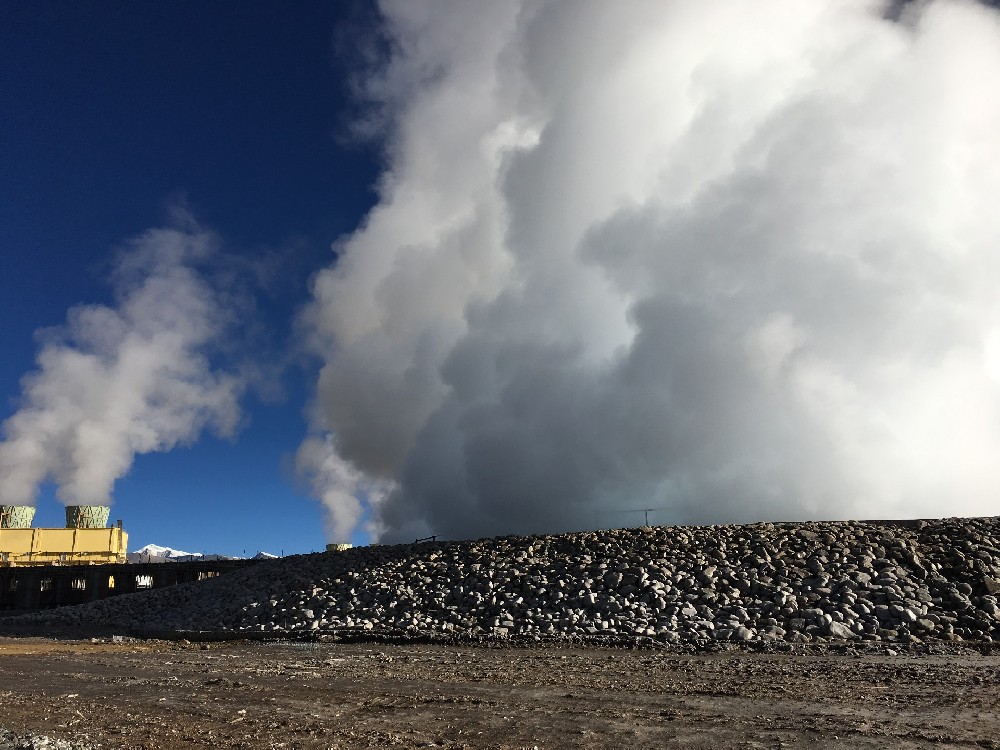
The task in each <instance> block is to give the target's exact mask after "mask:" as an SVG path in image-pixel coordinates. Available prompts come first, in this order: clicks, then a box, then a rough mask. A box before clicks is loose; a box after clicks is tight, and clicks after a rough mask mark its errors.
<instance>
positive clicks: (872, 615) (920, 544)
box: [4, 518, 1000, 645]
mask: <svg viewBox="0 0 1000 750" xmlns="http://www.w3.org/2000/svg"><path fill="white" fill-rule="evenodd" d="M998 593H1000V521H998V519H997V518H976V519H946V520H940V521H918V522H888V521H886V522H811V523H794V524H793V523H779V524H770V523H762V524H751V525H741V526H737V525H727V526H702V527H651V528H648V527H647V528H636V529H617V530H609V531H599V532H587V533H578V534H562V535H553V536H534V537H504V538H498V539H481V540H476V541H465V542H433V543H424V544H414V545H395V546H375V547H361V548H355V549H351V550H347V551H344V552H329V553H321V554H314V555H301V556H296V557H289V558H282V559H279V560H273V561H266V562H262V563H259V564H258V565H256V566H254V567H253V568H250V569H247V570H244V571H238V572H235V573H231V574H229V575H227V576H226V577H224V578H219V579H213V580H208V581H201V582H198V583H191V584H182V585H178V586H175V587H171V588H169V589H162V590H158V591H150V592H144V593H138V594H129V595H125V596H121V597H116V598H114V599H108V600H103V601H99V602H94V603H90V604H85V605H81V606H78V607H67V608H63V609H59V610H53V611H49V612H44V613H36V614H32V615H26V616H22V617H18V618H12V619H8V620H6V621H5V623H4V629H6V630H10V629H12V628H13V629H16V628H18V627H90V628H105V629H108V630H117V631H119V632H123V633H125V632H141V631H146V632H159V633H162V632H164V631H214V632H219V631H221V632H227V633H233V634H237V635H238V634H241V633H242V634H247V635H250V634H254V635H272V636H275V637H283V636H307V635H310V634H313V635H318V634H320V633H336V632H338V631H339V632H345V633H352V634H354V635H355V636H357V634H361V635H362V636H363V634H364V633H370V634H371V635H372V636H377V635H379V634H384V635H390V634H396V633H402V634H410V635H413V636H417V635H419V634H426V635H427V636H430V637H444V638H446V639H449V638H451V637H469V638H474V639H475V638H505V637H513V638H515V639H517V640H521V639H525V638H528V639H532V640H533V639H535V638H536V637H537V638H538V639H540V640H546V639H560V640H565V639H578V638H579V639H590V638H592V639H595V640H604V641H616V642H621V641H623V640H628V639H641V640H643V641H646V640H652V641H655V642H659V643H667V644H678V645H680V644H695V645H697V644H705V643H710V642H743V643H778V642H790V643H808V642H830V641H834V642H845V641H855V642H861V641H874V642H889V643H920V642H922V641H926V640H932V641H975V642H987V643H988V642H992V640H993V639H994V638H998V639H1000V604H998V600H997V594H998Z"/></svg>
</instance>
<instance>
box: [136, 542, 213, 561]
mask: <svg viewBox="0 0 1000 750" xmlns="http://www.w3.org/2000/svg"><path fill="white" fill-rule="evenodd" d="M133 555H135V556H136V557H141V558H143V560H145V559H146V558H154V557H159V558H163V559H167V560H176V559H177V558H180V557H183V558H186V559H189V560H193V559H195V558H198V557H202V556H203V555H202V554H201V553H200V552H184V551H182V550H179V549H172V548H171V547H161V546H160V545H158V544H147V545H146V546H145V547H140V548H139V549H137V550H135V551H134V552H129V555H128V557H129V561H130V562H131V561H132V556H133Z"/></svg>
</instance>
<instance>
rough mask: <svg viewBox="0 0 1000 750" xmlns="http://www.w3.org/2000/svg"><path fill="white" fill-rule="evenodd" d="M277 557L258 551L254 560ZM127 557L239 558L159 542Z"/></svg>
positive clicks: (150, 559) (176, 559) (131, 559)
mask: <svg viewBox="0 0 1000 750" xmlns="http://www.w3.org/2000/svg"><path fill="white" fill-rule="evenodd" d="M275 557H277V555H272V554H271V553H269V552H258V553H257V554H256V555H254V556H253V558H252V559H254V560H270V559H272V558H275ZM127 559H128V561H129V562H131V563H139V562H154V563H158V562H163V563H166V562H190V561H192V560H239V559H240V558H239V557H230V556H229V555H206V554H202V553H201V552H184V551H183V550H179V549H174V548H172V547H161V546H160V545H159V544H147V545H146V546H145V547H140V548H139V549H137V550H135V551H134V552H129V553H128V555H127Z"/></svg>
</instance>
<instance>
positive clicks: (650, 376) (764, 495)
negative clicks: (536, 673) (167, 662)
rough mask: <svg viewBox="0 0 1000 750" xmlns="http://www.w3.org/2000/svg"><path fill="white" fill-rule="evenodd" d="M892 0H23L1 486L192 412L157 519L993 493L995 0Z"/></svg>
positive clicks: (630, 518) (226, 520) (412, 528)
mask: <svg viewBox="0 0 1000 750" xmlns="http://www.w3.org/2000/svg"><path fill="white" fill-rule="evenodd" d="M895 5H896V6H898V7H896V8H895V10H896V11H899V12H890V13H888V14H887V13H885V10H886V7H885V6H879V5H878V4H874V5H873V4H855V3H839V2H836V1H835V0H831V2H809V3H802V2H799V1H798V0H768V2H761V3H755V4H753V6H752V7H751V6H744V5H740V4H735V3H731V2H729V1H728V0H703V2H698V3H693V4H685V3H645V2H635V3H622V4H609V3H590V4H587V3H558V2H555V3H534V2H532V0H520V1H519V0H509V1H505V2H501V3H495V2H494V3H491V2H482V3H472V2H455V3H440V2H436V1H435V0H426V2H420V0H405V1H404V2H388V3H385V4H384V6H383V7H382V8H381V11H380V13H381V15H379V16H378V17H376V14H375V12H374V11H373V9H372V5H371V4H370V3H363V2H348V3H340V2H335V3H319V2H314V3H309V2H296V3H272V2H268V3H264V2H245V1H243V0H239V1H237V0H226V1H220V2H212V3H195V2H172V3H154V2H129V3H124V2H120V3H113V2H106V3H90V4H87V3H75V4H74V3H69V2H34V3H20V4H15V3H7V4H4V5H2V6H0V50H3V53H2V54H0V112H2V113H3V115H2V118H0V315H2V316H3V323H4V325H2V326H0V394H2V398H3V406H2V409H3V411H2V412H0V418H7V419H8V421H7V425H8V436H9V435H10V434H13V432H14V430H13V429H12V428H11V427H10V425H15V426H16V427H17V430H16V431H17V435H18V436H19V437H18V439H16V440H15V439H11V438H9V437H8V439H7V441H6V442H5V443H4V446H7V448H4V449H0V470H2V471H3V472H4V476H5V477H6V479H5V480H4V483H3V485H0V496H2V497H5V498H14V497H21V496H23V495H24V494H25V492H26V490H25V487H28V486H33V485H34V483H35V481H36V479H37V477H38V476H39V475H41V474H44V472H46V471H47V472H49V473H50V474H55V475H57V476H59V478H60V488H59V492H60V493H61V494H62V496H63V497H69V498H82V499H86V498H90V497H98V496H104V494H105V493H106V491H107V487H108V485H109V484H110V479H111V478H112V477H114V476H117V475H118V472H120V470H123V467H124V466H125V465H126V464H127V461H126V460H124V459H126V458H127V456H123V454H122V448H123V447H124V448H126V449H128V450H131V449H132V448H135V449H136V450H152V449H162V448H166V447H169V446H170V445H172V444H173V443H174V442H175V441H177V440H181V441H183V440H185V439H187V438H190V437H191V435H192V434H200V438H199V439H198V440H196V441H194V442H193V443H192V444H191V445H187V446H183V447H179V448H176V449H174V450H170V451H169V452H166V453H163V452H158V453H157V452H152V453H145V454H142V455H139V456H137V457H136V460H135V462H134V465H133V466H132V467H131V470H130V471H129V472H128V473H127V474H126V475H125V476H124V477H123V478H122V479H120V480H119V481H118V482H117V484H116V485H115V487H114V496H115V500H116V502H115V510H114V516H113V517H115V518H121V519H122V520H123V521H124V523H125V526H126V527H127V528H128V530H129V531H130V532H131V535H132V536H131V540H132V547H133V548H136V547H138V546H141V545H144V544H146V543H148V542H155V543H158V544H166V545H170V546H173V547H176V548H181V549H185V550H189V551H212V552H221V553H230V554H232V553H235V554H242V552H243V551H244V550H245V551H246V552H247V554H252V553H253V552H255V551H256V550H258V549H262V550H268V551H270V552H279V553H280V552H282V551H284V552H285V553H289V552H305V551H309V550H314V549H319V548H321V547H322V545H323V544H324V542H325V541H326V540H327V537H328V536H330V537H334V538H337V539H342V538H352V539H353V540H354V541H355V542H361V541H364V540H365V539H364V538H363V536H362V535H360V532H358V531H357V530H358V529H367V530H368V531H369V532H370V533H372V534H375V535H377V536H378V538H379V540H380V541H385V542H392V541H409V540H412V539H413V538H415V537H422V536H426V535H429V534H439V535H441V536H442V537H443V538H469V537H476V536H487V535H495V534H507V533H540V532H558V531H567V530H575V529H582V528H594V527H595V526H609V525H622V524H628V523H638V522H640V519H641V517H642V514H641V512H639V511H637V510H636V509H641V508H652V509H654V511H653V512H652V513H651V517H650V522H652V523H719V522H726V523H729V522H739V521H760V520H801V519H803V518H902V517H911V518H912V517H934V516H941V515H949V514H960V515H986V514H990V513H995V512H996V497H997V496H998V495H1000V475H998V474H997V472H996V469H995V464H996V459H995V457H996V455H997V453H998V451H1000V418H997V415H1000V388H998V384H1000V308H998V306H997V304H996V293H995V290H996V288H997V286H998V284H1000V264H998V263H997V261H996V247H997V244H998V241H1000V240H998V238H1000V220H998V219H997V213H996V211H995V206H994V205H993V204H994V203H995V196H996V194H997V192H998V191H1000V167H998V166H997V165H1000V136H998V134H1000V94H998V89H997V86H996V81H997V80H1000V54H998V50H1000V44H998V39H1000V16H998V14H997V11H996V9H995V8H991V7H988V6H987V5H985V4H976V3H969V2H959V1H958V0H937V1H936V2H931V3H907V4H904V5H905V7H902V6H901V5H899V4H895ZM890 10H891V9H890ZM372 53H376V54H372ZM362 74H364V77H363V78H361V79H359V78H358V76H360V75H362ZM349 80H350V81H357V80H362V81H363V83H364V90H365V92H366V94H367V95H368V96H370V101H369V102H368V106H372V105H375V106H377V109H365V108H364V107H363V106H362V105H361V104H359V103H358V102H357V101H355V100H354V99H353V98H352V96H351V93H350V92H351V88H350V87H349V86H348V85H347V81H349ZM373 114H374V115H378V117H377V118H372V117H371V115H373ZM359 116H360V118H361V119H359ZM358 125H364V126H365V128H359V127H358ZM373 126H377V127H373ZM362 129H366V130H368V131H369V132H370V134H371V135H372V138H371V139H370V140H368V141H365V142H359V141H358V140H357V139H353V140H352V139H350V138H346V137H345V134H347V133H350V132H357V131H358V130H362ZM379 134H381V135H382V136H383V137H385V138H387V139H388V142H389V143H390V144H391V147H390V148H385V145H386V144H385V143H383V142H380V141H379V140H378V137H377V136H378V135H379ZM383 174H384V175H385V176H384V177H382V176H381V175H383ZM376 185H378V186H379V189H378V190H376V189H375V186H376ZM376 201H378V205H377V208H375V210H371V209H372V208H373V206H375V204H376ZM179 208H183V209H184V211H187V212H188V213H189V214H190V215H192V216H193V217H194V218H195V219H196V222H192V221H186V223H185V222H181V225H174V226H175V228H174V229H173V230H171V231H172V232H173V233H172V234H171V232H160V233H150V230H151V229H153V228H156V227H163V226H169V225H170V221H171V216H173V217H174V221H176V217H177V215H178V213H183V212H179V211H178V209H179ZM177 227H180V228H177ZM203 230H210V231H211V232H214V233H215V236H216V237H217V238H218V245H219V251H218V252H217V253H215V254H214V255H213V254H212V253H211V252H205V251H204V249H205V247H206V246H207V245H208V244H210V243H209V242H207V241H206V240H204V237H205V234H204V232H203ZM134 238H143V239H140V240H138V241H136V240H135V239H134ZM157 238H158V239H157ZM130 242H131V244H128V243H130ZM123 243H125V244H124V245H123ZM157 243H160V244H157ZM171 243H174V244H171ZM185 243H186V244H185ZM334 244H336V247H337V248H338V251H337V252H338V253H339V254H340V255H339V257H337V256H335V255H334V253H333V250H332V249H331V247H332V246H333V245H334ZM123 246H127V247H130V248H132V251H130V252H133V255H131V256H129V257H133V258H139V257H141V258H142V268H143V269H145V271H146V276H145V277H143V276H142V275H141V274H138V273H137V265H136V264H135V263H134V262H133V264H132V266H131V267H127V268H125V270H124V271H123V270H121V269H122V266H121V263H120V257H121V248H122V247H123ZM151 248H152V250H151ZM157 248H158V250H157ZM140 251H141V252H140ZM209 256H211V257H209ZM212 258H214V260H212ZM209 261H212V262H209ZM198 264H201V265H198ZM189 266H190V267H189ZM196 266H197V273H195V271H194V270H193V269H195V267H196ZM116 268H117V269H119V271H118V274H117V284H118V286H117V287H115V286H113V285H112V284H111V283H109V277H111V275H112V271H114V270H115V269H116ZM263 270H267V273H262V271H263ZM234 280H238V281H240V283H239V284H238V285H236V287H238V289H239V290H240V291H241V294H240V295H235V294H233V293H232V290H233V288H234V287H233V285H232V284H230V283H229V282H232V281H234ZM130 285H131V286H130ZM216 286H218V288H216ZM116 294H117V295H118V296H116ZM247 299H252V300H254V304H253V305H248V304H247V303H246V300H247ZM236 303H239V304H236ZM88 304H89V305H106V306H111V307H113V306H115V305H118V307H117V308H116V309H115V310H111V309H110V307H108V308H90V310H89V311H87V312H83V311H81V310H82V308H80V307H79V306H80V305H88ZM73 309H75V310H76V312H75V313H72V314H71V325H70V327H69V328H68V329H67V330H68V331H69V334H67V336H68V338H69V339H71V340H72V341H71V343H74V344H79V345H80V348H81V349H86V346H91V347H92V348H93V349H94V350H95V352H96V354H93V355H92V356H89V357H88V356H77V355H78V354H79V352H78V351H76V350H73V349H71V348H67V347H66V346H63V344H62V343H60V342H59V341H58V340H55V339H54V338H53V337H52V336H51V334H50V335H49V336H48V338H46V337H45V335H44V334H43V335H42V337H38V335H37V332H38V331H43V330H45V329H51V328H52V327H53V326H59V325H61V324H63V323H64V322H65V321H66V319H67V318H66V315H67V310H73ZM304 309H305V310H307V314H306V315H304V316H303V315H300V313H301V311H303V310H304ZM174 311H179V313H183V314H176V315H174V314H173V312H174ZM233 317H239V319H240V322H242V323H244V324H246V325H245V326H243V327H240V326H238V325H232V326H228V325H227V324H229V323H230V322H231V321H230V320H229V319H230V318H233ZM297 319H298V320H299V321H300V324H299V325H298V326H297V325H296V323H295V321H296V320H297ZM301 321H305V322H301ZM303 331H305V332H307V333H308V341H309V344H310V350H311V351H312V352H313V354H314V355H315V356H316V358H317V359H315V360H313V359H310V358H309V356H306V355H304V354H303V353H302V352H303V350H304V348H305V347H304V346H302V339H303V338H305V337H302V336H301V334H302V332H303ZM129 334H134V335H129ZM209 334H210V335H209ZM53 342H55V343H53ZM119 344H120V345H119ZM40 346H43V347H44V348H43V349H42V353H43V355H45V356H46V359H45V361H46V368H45V370H44V372H45V377H44V378H39V379H36V380H34V381H31V383H30V384H29V385H30V388H29V393H30V396H31V398H30V399H29V401H28V402H26V403H30V404H31V405H32V406H33V407H34V406H35V405H37V404H39V403H42V404H45V405H46V406H47V410H46V409H37V408H36V409H34V410H32V409H28V410H25V409H23V408H22V409H21V410H20V411H15V410H17V409H18V399H19V397H20V395H21V393H22V385H21V383H22V382H23V381H22V380H21V378H22V377H23V376H24V375H25V373H30V372H31V371H32V370H33V368H34V366H35V365H34V363H35V358H36V355H37V354H38V352H39V348H40ZM203 347H204V348H203ZM49 355H51V356H49ZM126 355H127V356H126ZM102 357H103V358H104V359H102ZM106 362H110V363H111V365H113V366H104V365H105V364H106ZM53 363H55V364H53ZM49 365H52V367H50V366H49ZM175 365H176V366H175ZM248 365H253V366H254V367H249V366H248ZM321 365H322V374H320V366H321ZM151 373H152V374H151ZM250 373H256V374H257V375H264V376H267V375H269V376H270V379H268V378H267V377H264V378H263V379H262V378H261V377H253V378H249V377H246V378H245V377H244V376H246V375H248V374H250ZM50 374H51V377H49V375H50ZM230 375H232V376H233V377H229V376H230ZM161 376H163V377H162V378H161ZM185 378H188V379H185ZM162 380H166V381H167V382H165V383H164V382H161V381H162ZM244 382H247V383H251V384H252V387H250V388H249V389H248V390H247V391H246V392H245V393H244V392H243V391H242V390H241V388H240V387H239V386H241V385H242V384H243V383H244ZM39 383H43V385H44V386H45V387H40V386H39ZM262 383H263V384H264V385H265V386H267V387H263V388H261V387H259V386H260V385H261V384H262ZM192 385H193V386H194V387H191V388H188V387H187V386H192ZM276 386H279V387H276ZM68 394H73V398H66V396H67V395H68ZM316 394H318V398H317V399H316V400H317V402H318V403H319V404H321V407H322V408H321V409H316V410H314V411H313V412H312V415H313V418H312V419H311V420H307V418H306V413H307V409H308V408H309V405H310V403H311V402H312V401H313V398H314V395H316ZM276 396H278V397H277V398H276ZM237 398H238V399H239V405H240V409H241V411H242V425H241V428H240V429H239V430H237V431H236V432H235V435H234V436H233V437H232V438H231V439H221V440H220V439H219V438H216V437H213V436H212V431H211V430H207V429H206V430H202V429H201V428H202V427H203V426H206V425H211V424H213V423H214V424H215V425H216V426H218V427H220V428H222V431H223V432H225V428H226V427H227V426H228V425H230V424H231V423H232V421H233V419H232V418H233V416H234V414H235V409H234V407H233V405H234V403H235V402H236V400H237ZM76 403H79V404H85V405H86V408H79V409H75V410H74V409H73V408H72V405H73V404H76ZM53 404H55V405H56V406H52V405H53ZM67 404H69V405H70V406H67ZM48 407H52V408H48ZM168 407H169V408H168ZM67 408H68V409H69V412H68V413H69V414H70V415H71V417H72V419H63V418H62V416H63V415H65V414H66V413H67V411H66V409H67ZM199 409H202V410H203V412H204V413H201V412H199V411H198V410H199ZM185 410H188V411H185ZM191 413H194V414H195V418H193V419H190V420H189V419H188V418H189V416H190V414H191ZM25 414H27V416H26V417H23V418H22V415H25ZM12 415H13V416H12ZM53 415H59V418H53ZM175 417H176V419H175ZM201 417H204V418H201ZM185 420H188V421H185ZM65 425H69V427H66V426H65ZM12 445H13V446H15V447H14V448H10V446H12ZM83 445H85V446H87V450H81V449H80V448H81V446H83ZM39 446H41V448H39ZM126 453H127V450H126ZM97 455H100V456H101V460H96V459H95V456H97ZM293 456H296V458H295V459H293ZM84 459H87V460H86V461H85V460H84ZM293 464H295V465H296V466H297V467H298V469H299V470H300V471H301V473H302V474H303V475H304V476H306V478H307V480H308V482H309V493H313V494H315V495H317V496H318V497H320V498H321V500H322V505H321V504H320V502H317V501H316V500H313V499H311V498H310V497H308V496H307V492H306V490H305V489H303V488H302V487H298V488H297V485H296V481H295V479H294V477H293V473H294V472H293V470H292V466H293ZM11 467H14V468H13V469H12V468H11ZM12 473H13V474H17V477H16V478H14V479H11V474H12ZM61 513H62V509H61V505H60V504H59V502H57V500H56V498H55V497H54V493H53V488H52V487H51V486H46V487H43V491H42V495H41V497H40V500H39V515H38V520H39V522H40V523H43V524H50V525H58V524H60V523H61ZM369 520H370V521H371V523H366V521H369ZM332 540H333V539H331V541H332Z"/></svg>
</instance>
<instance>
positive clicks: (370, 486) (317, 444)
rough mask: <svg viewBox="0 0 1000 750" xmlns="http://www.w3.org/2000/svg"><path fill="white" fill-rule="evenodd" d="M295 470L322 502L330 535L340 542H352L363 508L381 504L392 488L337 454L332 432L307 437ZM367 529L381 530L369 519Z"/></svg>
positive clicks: (299, 452)
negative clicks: (372, 478)
mask: <svg viewBox="0 0 1000 750" xmlns="http://www.w3.org/2000/svg"><path fill="white" fill-rule="evenodd" d="M295 469H296V473H297V474H298V476H299V478H300V479H302V480H304V481H305V482H306V483H307V485H308V487H309V490H310V491H311V492H312V493H313V494H314V495H315V496H316V497H317V498H318V499H319V500H320V502H322V503H323V507H324V509H325V511H326V534H327V537H328V538H329V539H330V540H331V541H333V542H335V543H338V544H350V543H351V537H352V533H353V532H354V531H355V530H356V529H357V527H358V526H359V524H360V523H361V522H362V520H363V514H364V507H363V505H362V503H365V504H367V505H368V506H370V507H378V504H379V503H380V502H382V501H383V500H384V498H385V496H386V494H387V493H388V491H389V489H390V488H391V487H390V485H389V484H388V483H386V482H380V481H378V480H374V481H373V480H370V479H369V478H368V477H366V476H365V475H364V474H363V473H361V472H360V471H358V470H357V469H356V468H354V467H353V466H352V465H351V464H350V463H348V462H347V461H345V460H344V459H343V458H341V457H340V455H339V454H338V453H337V450H336V448H335V447H334V442H333V437H332V436H331V435H325V436H318V435H312V436H309V437H307V438H306V439H305V440H304V441H303V442H302V445H301V446H299V450H298V452H297V453H296V454H295ZM367 531H368V532H369V533H370V534H374V535H377V534H378V533H379V531H380V529H379V528H378V527H377V525H374V524H373V523H372V522H371V521H369V524H368V529H367Z"/></svg>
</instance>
